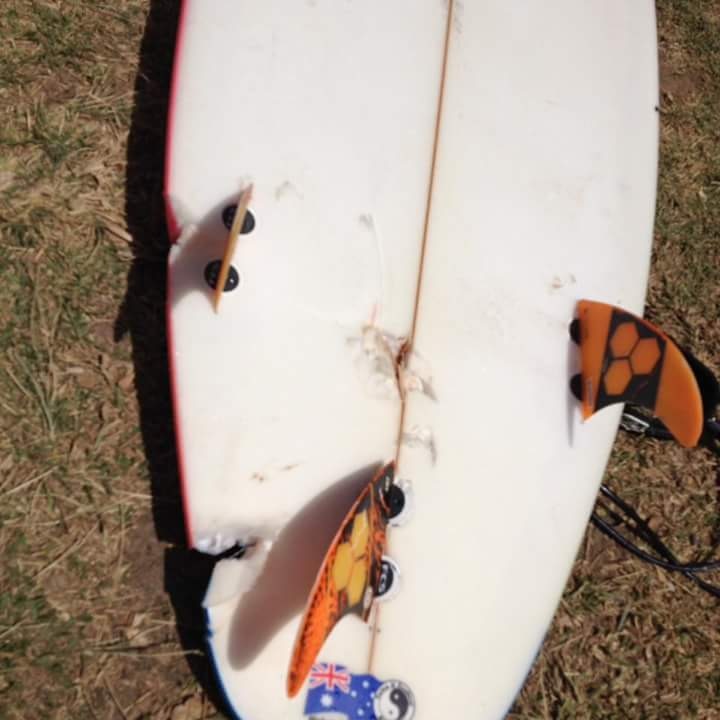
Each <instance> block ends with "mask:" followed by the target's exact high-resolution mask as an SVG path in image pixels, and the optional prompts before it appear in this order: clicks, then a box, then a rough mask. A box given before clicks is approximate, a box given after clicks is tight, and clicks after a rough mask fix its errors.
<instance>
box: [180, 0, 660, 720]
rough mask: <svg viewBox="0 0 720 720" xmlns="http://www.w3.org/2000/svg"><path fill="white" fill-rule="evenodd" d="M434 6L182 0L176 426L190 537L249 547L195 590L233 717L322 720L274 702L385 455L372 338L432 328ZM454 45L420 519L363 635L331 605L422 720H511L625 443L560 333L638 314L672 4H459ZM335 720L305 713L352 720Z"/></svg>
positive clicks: (330, 651)
mask: <svg viewBox="0 0 720 720" xmlns="http://www.w3.org/2000/svg"><path fill="white" fill-rule="evenodd" d="M448 7H449V6H448V4H447V3H446V2H442V1H441V0H432V1H431V0H420V1H418V0H414V1H413V2H410V0H398V1H397V2H395V3H391V4H389V3H383V2H380V0H367V1H366V2H364V3H349V2H344V3H338V2H330V0H314V1H311V2H307V3H302V4H301V3H291V2H286V1H283V0H273V1H272V2H271V1H269V0H268V2H264V3H250V2H245V1H238V0H212V2H208V0H203V1H202V2H201V1H200V0H185V3H184V9H183V17H182V21H181V29H180V36H179V44H178V53H177V59H176V68H175V81H174V89H173V97H172V111H171V121H170V128H169V145H168V168H167V178H166V193H167V202H168V215H169V219H170V225H171V228H172V231H173V233H174V234H175V236H176V238H177V237H179V238H180V240H179V242H178V243H176V245H175V246H174V247H173V248H172V250H171V253H170V259H169V301H168V318H169V329H170V336H171V364H172V374H173V385H174V394H175V406H176V428H177V435H178V452H179V457H180V465H181V473H182V482H183V495H184V501H185V514H186V525H187V529H188V538H189V542H190V543H191V544H192V545H194V546H195V547H197V548H199V549H202V550H205V551H210V552H219V551H221V550H223V549H225V548H227V547H230V546H232V545H233V544H234V543H236V542H238V541H241V542H242V541H244V542H247V541H254V542H255V546H254V548H253V549H252V550H251V551H250V552H248V554H247V555H246V557H245V558H243V559H241V560H225V561H221V562H220V563H219V564H218V566H217V567H216V571H215V574H214V576H213V580H212V581H211V585H210V588H209V589H208V595H207V597H206V602H205V604H206V608H207V614H208V626H209V632H210V638H209V647H210V650H211V653H212V656H213V660H214V663H215V665H216V668H217V671H218V677H219V679H220V682H221V684H222V686H223V689H224V692H225V693H226V695H227V698H228V702H229V705H230V706H231V708H232V709H233V711H234V712H235V713H236V714H237V716H238V717H240V718H242V719H243V720H256V719H262V720H285V719H288V720H289V719H291V718H292V719H298V718H303V717H305V714H304V710H305V707H306V705H305V703H306V691H305V690H303V691H302V692H301V693H300V695H299V696H298V697H297V698H295V699H294V700H292V701H290V700H288V699H287V698H286V695H285V679H286V673H287V668H288V663H289V659H290V653H291V649H292V645H293V642H294V639H295V635H296V633H297V629H298V623H299V620H300V616H301V613H302V611H303V609H304V603H305V601H306V600H307V595H308V592H309V590H310V587H311V585H312V582H313V580H314V576H315V573H316V572H317V570H318V568H319V566H320V562H321V560H322V556H323V554H324V551H325V550H326V549H327V546H328V544H329V542H330V540H331V538H332V536H333V535H334V533H335V532H336V530H337V528H338V526H339V523H340V521H341V519H342V517H343V516H344V514H345V512H346V511H347V509H348V508H349V507H350V505H351V504H352V501H353V499H354V497H355V496H356V494H357V493H358V492H359V490H360V488H361V487H362V486H363V484H364V483H366V482H367V481H368V480H369V479H370V477H371V475H372V471H373V469H374V468H375V467H377V465H378V464H379V463H380V462H383V461H386V460H387V459H390V458H392V457H394V456H395V453H396V438H397V434H398V427H399V422H400V408H401V404H400V396H399V394H398V391H397V388H396V385H395V381H394V376H393V373H392V368H390V369H389V368H388V364H387V363H386V362H385V360H386V358H385V357H384V355H383V352H384V347H385V344H384V341H383V340H382V339H381V338H386V339H388V341H389V342H390V344H392V341H393V338H403V337H405V336H407V335H408V333H409V332H410V328H411V326H412V322H413V316H414V313H415V294H416V289H417V282H418V276H419V270H420V258H421V253H422V240H423V227H424V218H425V211H426V206H427V195H428V183H429V180H430V175H431V160H432V150H433V143H434V132H435V123H436V116H437V106H438V95H439V92H440V86H441V78H442V66H443V57H444V53H445V28H446V18H447V13H448ZM447 57H448V60H447V70H446V74H445V90H444V110H443V113H442V118H441V124H440V132H439V137H438V153H437V163H436V167H435V173H434V192H433V197H432V201H431V208H430V214H429V224H428V232H427V245H426V249H425V261H424V271H423V274H422V284H421V292H420V298H419V303H418V314H417V327H416V335H415V343H414V350H415V353H416V355H415V356H414V357H413V359H412V364H413V366H414V367H415V368H416V369H418V372H419V374H420V375H421V376H422V377H423V378H424V379H426V380H428V379H430V378H431V387H432V391H433V392H432V393H431V394H432V395H433V396H434V397H431V396H430V394H423V393H420V392H411V393H409V395H408V399H407V411H406V416H405V420H404V431H405V433H406V434H408V435H409V437H408V438H406V440H407V442H405V443H403V444H402V446H401V448H400V453H399V465H398V475H399V476H400V477H402V478H404V479H407V480H409V481H410V482H411V484H412V488H413V508H414V509H413V514H412V517H411V518H410V520H409V522H408V523H407V524H406V525H405V526H403V527H401V528H397V529H391V530H390V533H389V546H388V554H389V555H391V556H392V558H393V559H394V560H395V561H396V562H397V564H398V566H399V567H400V570H401V573H402V577H401V583H402V584H401V588H400V592H399V593H398V594H397V596H396V597H394V598H393V599H392V600H390V601H388V602H386V603H383V604H382V605H381V606H380V611H379V613H378V614H373V616H372V618H371V624H370V625H369V626H368V625H364V624H363V623H361V622H360V621H359V620H358V619H357V618H354V617H350V618H345V619H344V620H342V621H341V622H340V623H339V625H338V626H337V627H336V629H335V630H334V632H333V633H332V635H331V636H330V638H329V640H328V642H327V643H326V645H325V647H324V648H323V650H322V652H321V654H320V657H319V661H321V662H324V663H334V664H337V665H339V666H343V667H346V668H347V669H348V670H349V671H350V672H351V673H355V674H372V675H373V676H375V677H377V678H378V679H379V680H380V681H386V680H391V679H396V680H400V681H402V682H403V683H405V684H406V685H407V686H408V687H409V688H410V689H411V690H412V693H413V696H414V707H415V710H414V715H413V717H415V718H417V719H418V720H423V719H425V718H428V719H430V720H435V719H436V718H439V717H472V718H478V719H480V718H482V719H492V720H494V719H497V718H501V717H502V716H503V715H504V713H506V712H507V710H508V708H509V706H510V704H511V702H512V700H513V698H514V697H515V695H516V693H517V691H518V690H519V689H520V687H521V685H522V682H523V680H524V678H525V676H526V674H527V672H528V670H529V668H530V666H531V663H532V661H533V658H534V656H535V654H536V652H537V650H538V649H539V646H540V644H541V642H542V638H543V635H544V633H545V631H546V629H547V627H548V625H549V623H550V621H551V619H552V615H553V613H554V611H555V608H556V606H557V603H558V601H559V598H560V595H561V592H562V589H563V587H564V584H565V581H566V579H567V576H568V573H569V571H570V568H571V565H572V561H573V559H574V556H575V553H576V551H577V548H578V545H579V542H580V539H581V537H582V533H583V530H584V528H585V526H586V523H587V520H588V516H589V514H590V511H591V508H592V505H593V501H594V498H595V495H596V493H597V489H598V485H599V483H600V480H601V477H602V474H603V471H604V468H605V464H606V462H607V457H608V454H609V451H610V447H611V445H612V442H613V438H614V435H615V432H616V428H617V423H618V418H619V409H617V408H615V409H608V410H605V411H603V412H602V413H600V414H599V415H598V416H597V417H594V418H593V419H592V420H591V421H589V422H588V423H582V422H581V420H580V415H579V410H578V409H577V408H576V403H575V401H574V399H572V398H571V396H570V394H569V392H568V390H567V387H568V380H569V377H570V376H571V375H572V374H573V373H574V372H575V370H576V367H577V364H576V350H575V348H574V347H573V346H572V345H571V344H570V342H569V338H568V333H567V327H568V323H569V321H570V319H571V318H572V316H573V311H574V307H575V303H576V302H577V300H578V299H580V298H582V297H589V298H593V299H596V300H602V301H606V302H611V303H614V304H617V305H621V306H624V307H626V308H628V309H629V310H631V311H635V312H642V308H643V300H644V296H645V287H646V281H647V272H648V266H649V256H650V246H651V239H652V225H653V214H654V201H655V179H656V167H657V132H658V122H657V112H656V107H655V106H656V104H657V92H658V88H657V52H656V40H655V25H654V7H653V4H652V2H650V0H643V1H642V2H635V3H627V2H625V1H624V0H591V1H589V2H586V3H582V4H581V3H577V2H575V1H574V0H559V1H558V2H556V3H553V4H551V5H550V6H548V5H547V4H546V3H540V2H522V3H508V2H506V1H505V0H478V2H475V3H467V2H463V3H457V2H456V3H455V5H454V9H453V20H452V27H451V33H450V40H449V46H448V55H447ZM250 182H252V183H253V184H254V198H253V202H252V204H251V211H252V213H253V216H254V218H255V220H256V226H255V229H254V230H253V231H252V232H250V233H248V234H244V235H241V237H240V241H239V244H238V249H237V251H236V253H235V256H234V258H233V266H234V267H235V268H236V269H237V271H238V273H239V277H240V283H239V286H238V287H237V288H236V289H235V290H233V291H231V292H226V293H224V295H223V299H222V302H221V305H220V309H219V312H218V313H217V314H216V313H214V312H213V309H212V305H211V301H210V298H211V292H212V291H211V289H210V288H209V287H208V285H207V284H206V282H205V280H204V269H205V266H206V265H207V264H208V263H209V262H211V261H213V260H217V259H218V258H220V257H221V256H222V253H223V250H224V246H225V241H226V236H227V230H226V228H225V226H224V225H223V222H222V210H223V208H225V207H226V206H227V205H229V204H232V203H235V202H236V201H237V196H238V193H239V192H240V190H241V189H242V188H243V187H245V186H246V185H247V184H248V183H250ZM371 638H374V651H373V652H372V654H371V652H370V647H371V643H370V640H371ZM371 655H372V656H371ZM358 709H363V708H361V707H360V706H358ZM330 710H331V708H328V713H329V712H330ZM371 710H372V708H368V709H365V710H364V712H366V713H369V712H371ZM328 713H326V714H322V715H321V714H320V713H318V712H316V713H314V716H316V717H328V718H343V717H345V715H343V714H338V713H335V714H334V715H333V714H331V713H330V714H328ZM357 716H358V717H362V716H361V715H360V714H357ZM365 717H373V716H372V715H369V714H366V715H365Z"/></svg>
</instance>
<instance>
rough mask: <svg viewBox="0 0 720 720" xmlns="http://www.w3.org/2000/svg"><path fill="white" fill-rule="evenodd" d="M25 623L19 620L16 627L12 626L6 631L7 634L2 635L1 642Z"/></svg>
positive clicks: (0, 634)
mask: <svg viewBox="0 0 720 720" xmlns="http://www.w3.org/2000/svg"><path fill="white" fill-rule="evenodd" d="M24 622H25V620H24V619H22V620H18V621H17V622H16V623H15V624H14V625H10V627H9V628H8V629H7V630H5V632H2V633H0V640H3V639H4V638H6V637H7V636H8V635H10V634H11V633H12V632H14V631H15V630H17V628H19V627H20V626H21V625H22V624H23V623H24Z"/></svg>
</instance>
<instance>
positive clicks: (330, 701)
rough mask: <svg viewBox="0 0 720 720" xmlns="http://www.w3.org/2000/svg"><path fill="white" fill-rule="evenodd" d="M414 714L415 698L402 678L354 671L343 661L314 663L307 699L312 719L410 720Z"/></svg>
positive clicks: (306, 713)
mask: <svg viewBox="0 0 720 720" xmlns="http://www.w3.org/2000/svg"><path fill="white" fill-rule="evenodd" d="M414 714H415V698H414V697H413V694H412V692H411V690H410V688H409V687H408V686H407V685H405V683H402V682H400V681H399V680H388V681H386V682H382V681H381V680H378V679H377V678H376V677H375V676H374V675H353V674H352V673H351V672H349V671H348V669H347V668H346V667H344V666H343V665H335V664H331V663H317V664H316V665H313V668H312V671H311V672H310V678H309V691H308V695H307V700H306V701H305V715H306V716H307V717H309V718H311V719H312V720H325V718H328V719H330V718H332V719H333V720H335V719H336V718H338V719H339V718H347V720H411V718H412V717H413V715H414Z"/></svg>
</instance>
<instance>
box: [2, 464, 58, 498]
mask: <svg viewBox="0 0 720 720" xmlns="http://www.w3.org/2000/svg"><path fill="white" fill-rule="evenodd" d="M53 472H55V468H48V469H47V470H45V472H41V473H40V474H39V475H35V477H31V478H30V479H29V480H25V482H22V483H20V484H19V485H16V486H15V487H13V488H10V489H9V490H6V491H5V492H4V493H2V494H0V498H4V497H7V496H8V495H12V494H13V493H16V492H19V491H20V490H23V489H24V488H26V487H28V485H33V484H34V483H36V482H39V481H40V480H42V479H43V478H46V477H47V476H48V475H50V474H52V473H53Z"/></svg>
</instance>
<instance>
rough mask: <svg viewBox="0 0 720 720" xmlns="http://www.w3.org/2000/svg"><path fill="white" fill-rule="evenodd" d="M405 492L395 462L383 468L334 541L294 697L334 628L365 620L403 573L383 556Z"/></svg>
mask: <svg viewBox="0 0 720 720" xmlns="http://www.w3.org/2000/svg"><path fill="white" fill-rule="evenodd" d="M404 506H405V493H404V491H403V490H402V489H401V487H400V486H399V485H397V484H395V463H394V462H390V463H388V464H386V465H384V466H383V467H382V468H381V469H380V470H379V471H378V473H377V474H376V475H375V477H374V478H373V479H372V481H371V482H370V483H369V484H368V485H367V486H366V487H365V488H364V489H363V491H362V493H361V494H360V496H359V497H358V499H357V500H356V501H355V503H354V505H353V506H352V508H351V509H350V511H349V512H348V514H347V516H346V518H345V519H344V520H343V523H342V525H341V527H340V530H339V532H338V533H337V535H336V536H335V538H334V539H333V541H332V543H331V545H330V549H329V550H328V552H327V554H326V556H325V559H324V560H323V563H322V566H321V568H320V571H319V573H318V576H317V579H316V580H315V584H314V585H313V588H312V591H311V592H310V600H309V602H308V605H307V608H306V610H305V613H304V615H303V619H302V621H301V623H300V628H299V631H298V634H297V639H296V641H295V646H294V648H293V652H292V658H291V661H290V668H289V672H288V679H287V693H288V696H289V697H294V696H295V695H296V694H297V693H298V691H299V690H300V688H301V686H302V684H303V683H304V682H305V679H306V678H307V676H308V673H309V672H310V670H311V669H312V667H313V664H314V663H315V660H316V658H317V655H318V653H319V652H320V650H321V648H322V646H323V644H324V642H325V640H326V638H327V637H328V636H329V635H330V633H331V632H332V629H333V628H334V627H335V625H336V624H337V623H338V622H339V620H340V619H341V618H342V617H344V616H345V615H350V614H354V615H358V616H359V617H360V618H361V619H362V620H363V621H364V622H366V621H367V619H368V616H369V615H370V610H371V607H372V602H373V600H374V599H376V598H379V597H382V596H386V595H387V594H388V593H389V592H390V591H391V590H392V589H394V588H393V585H394V584H395V580H396V578H397V575H398V569H397V566H396V565H395V564H394V563H393V562H392V561H391V560H390V559H389V558H385V557H384V555H383V553H384V551H385V545H386V532H387V525H388V523H389V522H390V520H393V519H394V518H398V517H400V516H401V515H402V514H403V510H404Z"/></svg>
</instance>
